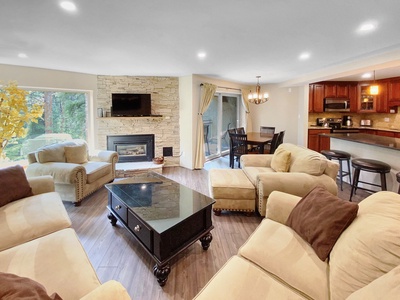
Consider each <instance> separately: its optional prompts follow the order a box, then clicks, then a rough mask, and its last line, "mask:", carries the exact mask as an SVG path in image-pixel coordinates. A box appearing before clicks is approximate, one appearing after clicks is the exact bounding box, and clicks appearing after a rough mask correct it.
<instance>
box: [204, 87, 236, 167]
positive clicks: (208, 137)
mask: <svg viewBox="0 0 400 300" xmlns="http://www.w3.org/2000/svg"><path fill="white" fill-rule="evenodd" d="M240 100H241V95H239V94H226V93H216V94H215V95H214V97H213V99H212V100H211V103H210V106H209V107H208V109H207V111H206V112H205V113H204V114H203V124H204V151H205V155H206V160H210V159H213V158H217V157H220V156H223V155H226V154H228V153H229V134H228V129H232V128H236V127H238V125H239V107H240V105H239V103H240Z"/></svg>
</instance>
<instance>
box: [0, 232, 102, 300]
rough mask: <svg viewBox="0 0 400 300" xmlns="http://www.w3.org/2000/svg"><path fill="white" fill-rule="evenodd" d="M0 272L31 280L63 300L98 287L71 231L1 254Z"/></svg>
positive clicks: (85, 257) (80, 295) (55, 233)
mask: <svg viewBox="0 0 400 300" xmlns="http://www.w3.org/2000/svg"><path fill="white" fill-rule="evenodd" d="M0 272H5V273H13V274H16V275H18V276H22V277H28V278H31V279H33V280H35V281H37V282H40V283H41V284H43V285H44V286H45V287H46V290H47V293H48V294H52V293H57V294H58V295H60V297H61V298H63V299H79V298H81V297H83V296H84V295H86V294H88V293H89V292H90V291H92V290H94V289H96V288H97V287H98V286H100V282H99V279H98V278H97V275H96V273H95V271H94V269H93V267H92V265H91V263H90V261H89V259H88V257H87V255H86V252H85V250H84V249H83V247H82V245H81V243H80V242H79V240H78V237H77V235H76V233H75V231H74V230H73V229H71V228H67V229H62V230H59V231H57V232H54V233H51V234H48V235H46V236H43V237H41V238H38V239H35V240H32V241H30V242H27V243H24V244H21V245H18V246H15V247H13V248H10V249H6V250H4V251H1V252H0Z"/></svg>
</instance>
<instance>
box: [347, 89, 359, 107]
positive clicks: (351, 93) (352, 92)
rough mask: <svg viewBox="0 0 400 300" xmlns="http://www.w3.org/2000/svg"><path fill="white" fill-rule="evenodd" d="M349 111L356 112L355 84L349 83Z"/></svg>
mask: <svg viewBox="0 0 400 300" xmlns="http://www.w3.org/2000/svg"><path fill="white" fill-rule="evenodd" d="M348 92H349V99H350V112H354V113H355V112H357V110H358V108H357V100H358V97H357V84H349V88H348Z"/></svg>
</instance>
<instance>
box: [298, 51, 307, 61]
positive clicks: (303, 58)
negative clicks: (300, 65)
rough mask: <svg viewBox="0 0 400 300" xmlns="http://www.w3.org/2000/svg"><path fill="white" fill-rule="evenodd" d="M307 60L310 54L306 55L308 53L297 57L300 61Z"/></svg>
mask: <svg viewBox="0 0 400 300" xmlns="http://www.w3.org/2000/svg"><path fill="white" fill-rule="evenodd" d="M309 58H310V53H308V52H304V53H302V54H300V55H299V59H300V60H307V59H309Z"/></svg>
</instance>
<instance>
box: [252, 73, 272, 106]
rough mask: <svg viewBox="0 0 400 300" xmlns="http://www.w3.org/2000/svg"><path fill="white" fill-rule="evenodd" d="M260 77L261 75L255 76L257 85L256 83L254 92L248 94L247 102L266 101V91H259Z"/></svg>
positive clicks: (257, 102)
mask: <svg viewBox="0 0 400 300" xmlns="http://www.w3.org/2000/svg"><path fill="white" fill-rule="evenodd" d="M260 77H261V76H256V78H257V85H256V92H255V93H251V91H250V94H249V97H248V98H249V102H251V103H254V104H261V103H265V102H267V101H268V97H269V96H268V93H264V94H262V93H261V86H260Z"/></svg>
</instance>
